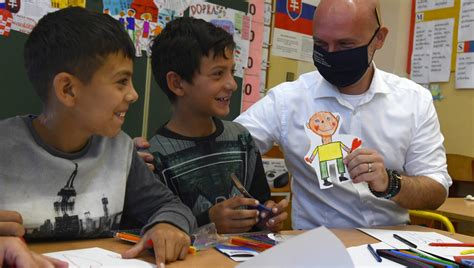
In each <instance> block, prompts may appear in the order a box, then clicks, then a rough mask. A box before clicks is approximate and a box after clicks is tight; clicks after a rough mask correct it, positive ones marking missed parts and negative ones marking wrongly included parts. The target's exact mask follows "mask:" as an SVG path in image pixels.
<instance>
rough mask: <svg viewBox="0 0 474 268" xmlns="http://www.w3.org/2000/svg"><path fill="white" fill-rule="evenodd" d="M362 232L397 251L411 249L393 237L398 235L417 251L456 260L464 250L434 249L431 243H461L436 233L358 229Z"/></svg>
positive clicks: (450, 248)
mask: <svg viewBox="0 0 474 268" xmlns="http://www.w3.org/2000/svg"><path fill="white" fill-rule="evenodd" d="M358 229H359V230H360V231H362V232H364V233H366V234H368V235H370V236H372V237H374V238H377V239H378V240H380V241H382V242H384V243H386V244H388V245H390V246H392V247H394V248H397V249H409V246H407V245H406V244H405V243H403V242H400V241H399V240H397V239H395V238H394V237H393V234H397V235H399V236H401V237H402V238H404V239H406V240H408V241H410V242H412V243H413V244H415V245H417V249H420V250H423V251H427V252H430V253H433V254H435V255H438V256H442V257H446V258H449V259H452V260H454V258H453V256H458V255H459V252H460V251H461V250H462V249H459V248H453V247H449V248H448V247H432V246H429V245H428V244H429V243H432V242H434V243H459V241H458V240H456V239H453V238H450V237H447V236H445V235H442V234H439V233H435V232H415V231H398V230H382V229H365V228H358Z"/></svg>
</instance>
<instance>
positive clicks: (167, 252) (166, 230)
mask: <svg viewBox="0 0 474 268" xmlns="http://www.w3.org/2000/svg"><path fill="white" fill-rule="evenodd" d="M148 240H151V241H152V242H153V250H154V251H155V261H156V265H157V266H158V267H164V263H165V262H173V261H176V260H177V259H180V260H183V259H184V258H185V257H186V255H187V254H188V249H189V246H190V245H191V238H190V237H189V235H187V234H186V233H185V232H183V231H181V230H180V229H178V228H177V227H175V226H173V225H171V224H168V223H158V224H156V225H155V226H153V227H152V228H151V229H149V230H148V231H147V232H146V233H145V234H144V235H143V237H142V238H141V239H140V241H139V242H138V243H137V244H136V245H135V246H133V247H132V248H131V249H129V250H127V251H126V252H124V253H123V254H122V257H123V258H125V259H130V258H135V257H136V256H138V254H140V252H142V251H143V250H145V249H147V248H150V247H152V245H150V244H149V243H148Z"/></svg>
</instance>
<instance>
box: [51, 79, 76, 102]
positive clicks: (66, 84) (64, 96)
mask: <svg viewBox="0 0 474 268" xmlns="http://www.w3.org/2000/svg"><path fill="white" fill-rule="evenodd" d="M76 80H77V79H76V78H75V77H74V76H73V75H72V74H69V73H65V72H62V73H58V74H56V76H54V79H53V92H54V95H55V96H56V98H57V99H58V101H59V102H61V103H62V104H64V105H65V106H67V107H71V106H73V105H74V104H75V102H76V92H75V90H76V89H75V88H76V87H75V84H76Z"/></svg>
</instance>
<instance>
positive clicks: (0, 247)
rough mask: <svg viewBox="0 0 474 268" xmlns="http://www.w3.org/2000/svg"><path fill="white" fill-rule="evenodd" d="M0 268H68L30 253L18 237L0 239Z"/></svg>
mask: <svg viewBox="0 0 474 268" xmlns="http://www.w3.org/2000/svg"><path fill="white" fill-rule="evenodd" d="M0 267H17V268H23V267H25V268H30V267H32V268H35V267H57V268H60V267H68V264H67V263H66V262H63V261H60V260H56V259H54V258H50V257H46V256H43V255H39V254H36V253H34V252H31V251H30V250H29V249H28V248H27V247H26V244H25V243H24V242H23V241H21V240H20V239H19V238H18V237H0Z"/></svg>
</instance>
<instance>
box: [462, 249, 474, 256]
mask: <svg viewBox="0 0 474 268" xmlns="http://www.w3.org/2000/svg"><path fill="white" fill-rule="evenodd" d="M472 253H474V249H466V250H463V251H461V253H460V254H461V255H467V254H472Z"/></svg>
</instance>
